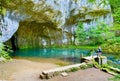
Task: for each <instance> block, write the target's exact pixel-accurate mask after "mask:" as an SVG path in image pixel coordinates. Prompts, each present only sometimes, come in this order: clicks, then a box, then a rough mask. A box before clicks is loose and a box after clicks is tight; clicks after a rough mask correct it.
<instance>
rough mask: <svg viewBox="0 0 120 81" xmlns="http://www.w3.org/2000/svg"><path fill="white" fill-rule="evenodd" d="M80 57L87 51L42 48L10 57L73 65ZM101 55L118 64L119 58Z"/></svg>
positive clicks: (87, 52) (17, 52)
mask: <svg viewBox="0 0 120 81" xmlns="http://www.w3.org/2000/svg"><path fill="white" fill-rule="evenodd" d="M82 55H83V56H88V55H89V50H81V49H59V48H44V49H29V50H17V51H16V52H14V53H12V56H17V57H31V58H32V57H36V58H55V59H60V60H63V61H69V62H73V63H79V62H81V60H80V58H81V56H82ZM103 55H105V56H107V58H108V60H111V61H113V62H114V63H117V64H120V58H117V59H116V57H115V56H114V55H111V54H103Z"/></svg>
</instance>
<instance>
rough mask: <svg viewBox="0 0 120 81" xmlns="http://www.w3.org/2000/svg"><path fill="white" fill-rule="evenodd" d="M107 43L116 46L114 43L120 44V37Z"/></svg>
mask: <svg viewBox="0 0 120 81" xmlns="http://www.w3.org/2000/svg"><path fill="white" fill-rule="evenodd" d="M107 43H109V44H114V43H120V37H114V38H111V39H109V40H107Z"/></svg>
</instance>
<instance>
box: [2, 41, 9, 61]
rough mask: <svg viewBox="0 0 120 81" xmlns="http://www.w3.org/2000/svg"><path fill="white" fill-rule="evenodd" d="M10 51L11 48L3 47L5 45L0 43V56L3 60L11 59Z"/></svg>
mask: <svg viewBox="0 0 120 81" xmlns="http://www.w3.org/2000/svg"><path fill="white" fill-rule="evenodd" d="M10 52H11V50H9V49H7V48H5V45H3V44H2V43H0V58H3V59H4V61H8V60H10V59H11V57H10V56H9V53H10Z"/></svg>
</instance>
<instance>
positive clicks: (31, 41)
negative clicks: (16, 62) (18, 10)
mask: <svg viewBox="0 0 120 81" xmlns="http://www.w3.org/2000/svg"><path fill="white" fill-rule="evenodd" d="M33 2H34V3H35V6H36V5H39V4H41V2H42V3H44V4H45V5H44V6H49V7H50V8H51V9H52V10H53V11H54V12H52V14H50V13H51V12H50V11H46V12H45V13H43V15H46V16H47V17H49V21H46V22H43V21H42V17H40V19H41V20H39V21H37V20H32V21H29V20H28V19H26V20H24V21H22V22H21V23H20V26H19V22H18V21H16V20H13V19H11V18H12V16H11V18H9V17H8V16H7V15H6V18H9V20H8V21H6V19H5V22H7V25H8V24H9V23H11V22H12V23H11V24H12V25H8V27H6V28H7V29H10V31H11V32H12V33H11V34H7V35H6V34H3V35H2V38H0V40H2V41H3V42H5V41H7V40H9V39H10V37H11V36H12V35H13V34H14V32H15V31H17V28H18V26H19V29H18V31H17V33H16V39H15V40H16V41H17V42H16V44H17V46H18V47H19V48H27V47H29V46H30V47H42V46H51V45H64V44H74V43H75V30H76V27H77V23H78V21H80V22H83V26H84V27H85V28H86V29H88V28H89V27H92V26H96V25H97V23H98V22H104V23H106V24H107V25H111V24H112V22H113V18H112V16H111V8H110V5H109V4H104V3H102V0H96V1H95V2H89V1H88V0H33ZM106 3H108V2H106ZM35 6H34V7H35ZM34 9H36V10H38V11H39V9H40V8H39V7H38V6H37V7H35V8H34ZM41 9H42V8H41ZM43 9H44V8H43ZM7 14H9V13H7ZM5 22H4V23H5ZM15 24H16V25H15ZM13 26H14V27H13ZM14 28H16V29H14ZM2 32H3V33H6V32H5V31H4V30H2Z"/></svg>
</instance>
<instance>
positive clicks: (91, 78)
mask: <svg viewBox="0 0 120 81" xmlns="http://www.w3.org/2000/svg"><path fill="white" fill-rule="evenodd" d="M56 67H59V66H58V65H55V64H53V63H45V62H44V63H42V62H33V61H29V60H20V59H19V60H18V59H17V60H16V59H14V60H13V61H11V62H8V63H5V64H1V63H0V80H2V79H5V80H7V81H108V78H110V77H112V75H110V74H108V73H105V72H102V71H100V70H99V69H96V68H90V69H86V70H79V71H77V72H71V73H69V74H68V76H66V77H62V76H61V75H59V76H56V77H53V78H51V79H49V80H41V79H40V78H39V75H40V74H41V72H42V71H43V70H48V69H52V68H56Z"/></svg>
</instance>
